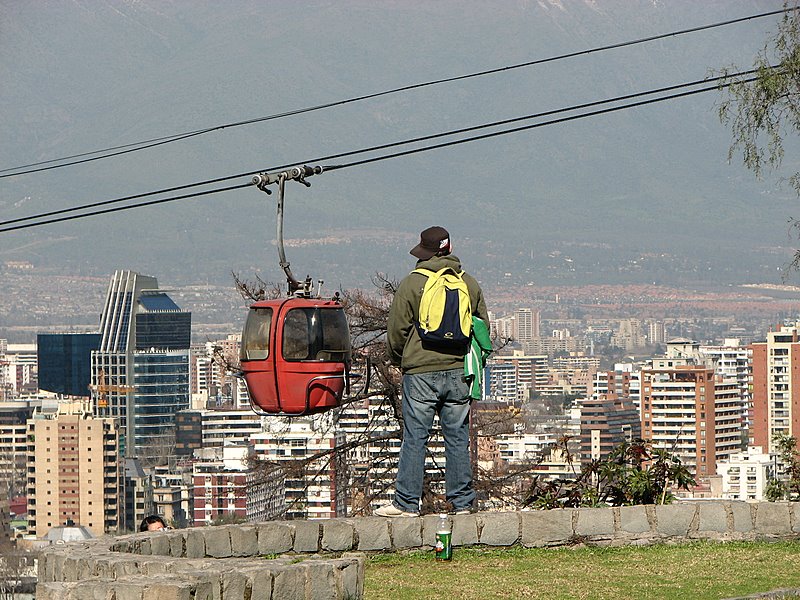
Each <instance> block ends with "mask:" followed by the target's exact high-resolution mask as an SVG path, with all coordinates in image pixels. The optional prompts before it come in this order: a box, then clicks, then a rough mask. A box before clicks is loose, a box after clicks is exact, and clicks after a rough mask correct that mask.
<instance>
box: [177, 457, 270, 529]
mask: <svg viewBox="0 0 800 600" xmlns="http://www.w3.org/2000/svg"><path fill="white" fill-rule="evenodd" d="M252 452H253V447H252V445H250V444H241V443H240V444H229V445H227V446H224V447H222V448H214V449H213V451H209V452H208V453H207V454H211V455H213V457H212V458H209V459H204V460H199V461H197V462H195V463H193V465H192V478H193V480H194V496H193V497H194V514H193V522H194V525H195V526H201V525H210V524H211V523H212V522H213V521H215V520H217V519H223V518H226V517H228V518H230V517H235V518H240V519H246V518H247V494H248V490H247V484H248V473H249V472H250V470H251V469H250V467H249V466H248V458H249V457H250V456H252ZM273 516H274V515H273Z"/></svg>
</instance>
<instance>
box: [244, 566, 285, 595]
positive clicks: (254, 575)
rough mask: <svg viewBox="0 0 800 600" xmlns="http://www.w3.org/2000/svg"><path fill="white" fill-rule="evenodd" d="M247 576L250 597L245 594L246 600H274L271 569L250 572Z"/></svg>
mask: <svg viewBox="0 0 800 600" xmlns="http://www.w3.org/2000/svg"><path fill="white" fill-rule="evenodd" d="M247 576H248V586H249V590H250V595H249V596H248V595H247V593H245V598H250V600H273V598H272V570H271V569H267V568H261V569H255V570H253V571H250V572H248V574H247ZM276 600H277V599H276Z"/></svg>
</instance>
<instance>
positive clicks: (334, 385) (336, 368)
mask: <svg viewBox="0 0 800 600" xmlns="http://www.w3.org/2000/svg"><path fill="white" fill-rule="evenodd" d="M240 359H241V368H242V371H243V373H244V378H245V381H246V382H247V390H248V391H249V393H250V401H251V404H252V405H253V409H254V410H256V412H264V413H268V414H276V413H283V414H287V415H308V414H313V413H317V412H323V411H326V410H328V409H331V408H335V407H337V406H339V404H340V403H341V401H342V396H343V394H344V392H345V389H346V388H347V387H348V386H347V383H348V381H347V378H348V368H349V366H350V335H349V331H348V327H347V319H346V318H345V314H344V310H343V309H342V306H341V304H339V303H338V302H337V301H335V300H322V299H311V298H283V299H278V300H262V301H259V302H256V303H255V304H253V305H252V306H250V313H249V314H248V315H247V321H246V323H245V326H244V332H243V334H242V349H241V356H240Z"/></svg>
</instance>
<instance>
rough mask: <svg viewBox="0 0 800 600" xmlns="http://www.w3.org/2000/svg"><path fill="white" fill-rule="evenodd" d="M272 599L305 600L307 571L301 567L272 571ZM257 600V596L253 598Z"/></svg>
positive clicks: (276, 568)
mask: <svg viewBox="0 0 800 600" xmlns="http://www.w3.org/2000/svg"><path fill="white" fill-rule="evenodd" d="M272 578H273V581H272V598H273V599H274V600H278V598H280V600H305V598H306V569H304V568H302V566H301V565H299V564H296V565H291V566H286V567H274V568H273V569H272ZM253 600H255V596H254V597H253Z"/></svg>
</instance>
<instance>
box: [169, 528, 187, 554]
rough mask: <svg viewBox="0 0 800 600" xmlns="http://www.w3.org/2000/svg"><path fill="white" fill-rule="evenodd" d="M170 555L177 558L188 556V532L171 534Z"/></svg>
mask: <svg viewBox="0 0 800 600" xmlns="http://www.w3.org/2000/svg"><path fill="white" fill-rule="evenodd" d="M169 555H170V556H173V557H175V558H182V557H184V556H186V532H185V531H180V532H177V533H170V534H169Z"/></svg>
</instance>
